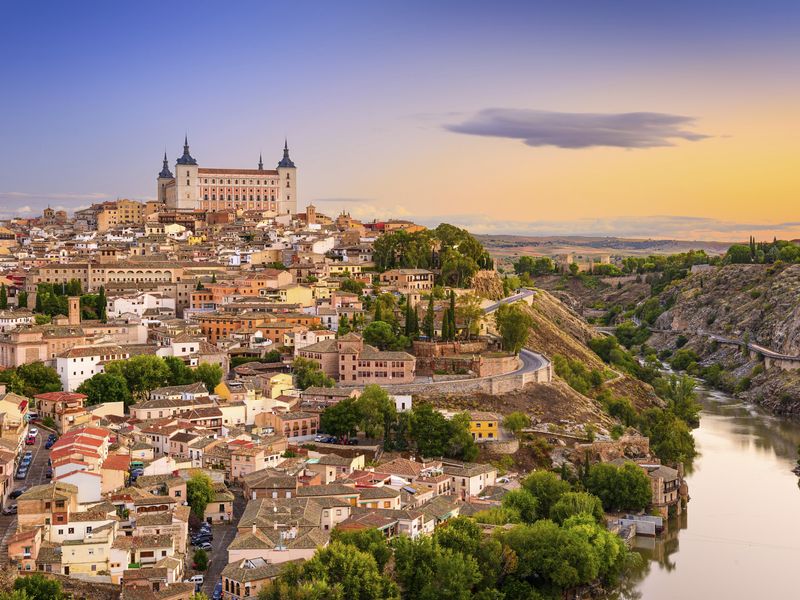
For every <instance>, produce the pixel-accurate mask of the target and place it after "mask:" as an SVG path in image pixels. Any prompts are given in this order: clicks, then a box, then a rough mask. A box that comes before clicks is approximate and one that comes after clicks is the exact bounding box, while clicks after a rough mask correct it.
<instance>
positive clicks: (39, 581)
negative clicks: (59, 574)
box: [14, 573, 66, 600]
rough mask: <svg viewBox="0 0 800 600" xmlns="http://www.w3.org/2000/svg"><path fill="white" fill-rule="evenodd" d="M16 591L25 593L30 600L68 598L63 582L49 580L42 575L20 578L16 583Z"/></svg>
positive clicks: (35, 574)
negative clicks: (62, 586)
mask: <svg viewBox="0 0 800 600" xmlns="http://www.w3.org/2000/svg"><path fill="white" fill-rule="evenodd" d="M14 589H15V590H17V591H20V592H24V593H25V595H26V596H27V597H28V598H29V599H30V600H62V599H63V598H65V597H66V595H65V594H64V592H63V590H62V589H61V582H59V581H56V580H55V579H48V578H47V577H45V576H44V575H42V574H41V573H34V574H33V575H25V576H24V577H18V578H17V579H16V580H15V581H14Z"/></svg>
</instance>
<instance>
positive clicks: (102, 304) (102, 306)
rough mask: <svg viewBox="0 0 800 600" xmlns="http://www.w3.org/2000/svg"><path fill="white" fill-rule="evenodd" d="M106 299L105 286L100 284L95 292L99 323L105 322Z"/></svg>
mask: <svg viewBox="0 0 800 600" xmlns="http://www.w3.org/2000/svg"><path fill="white" fill-rule="evenodd" d="M107 304H108V302H107V300H106V288H105V286H102V285H101V286H100V289H99V290H98V292H97V316H98V318H99V319H100V322H101V323H105V322H106V320H107V316H106V310H107Z"/></svg>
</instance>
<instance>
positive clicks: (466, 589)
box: [392, 536, 481, 600]
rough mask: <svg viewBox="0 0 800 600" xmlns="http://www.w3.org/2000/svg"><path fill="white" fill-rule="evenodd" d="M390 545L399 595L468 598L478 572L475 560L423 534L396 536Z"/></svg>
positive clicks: (431, 599) (428, 598)
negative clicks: (440, 544)
mask: <svg viewBox="0 0 800 600" xmlns="http://www.w3.org/2000/svg"><path fill="white" fill-rule="evenodd" d="M392 546H393V548H394V558H395V578H396V579H397V582H398V584H399V585H400V589H401V590H402V597H403V598H404V599H405V598H408V599H409V600H410V599H420V600H438V599H443V600H468V599H470V598H472V591H473V588H474V586H475V585H476V584H477V583H478V582H479V581H480V579H481V575H480V571H479V569H478V564H477V561H476V560H475V559H474V558H472V557H471V556H465V555H464V554H462V553H461V552H458V551H454V550H452V549H450V548H442V547H441V546H439V545H438V544H437V543H436V540H435V539H434V538H431V537H427V536H419V537H417V538H416V539H411V538H409V537H406V536H401V537H398V538H396V539H395V540H394V541H393V543H392Z"/></svg>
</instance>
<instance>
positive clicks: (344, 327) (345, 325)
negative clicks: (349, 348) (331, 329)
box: [336, 315, 352, 337]
mask: <svg viewBox="0 0 800 600" xmlns="http://www.w3.org/2000/svg"><path fill="white" fill-rule="evenodd" d="M351 331H352V329H351V328H350V320H349V319H348V318H347V315H342V316H341V317H340V318H339V327H338V328H337V329H336V336H337V337H342V336H343V335H347V334H348V333H350V332H351Z"/></svg>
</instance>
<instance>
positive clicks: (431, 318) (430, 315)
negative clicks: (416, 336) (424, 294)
mask: <svg viewBox="0 0 800 600" xmlns="http://www.w3.org/2000/svg"><path fill="white" fill-rule="evenodd" d="M422 329H423V332H424V333H425V337H426V338H428V341H429V342H432V341H434V339H435V337H436V315H435V313H434V306H433V294H431V295H429V296H428V309H427V310H426V311H425V318H424V319H423V321H422Z"/></svg>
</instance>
